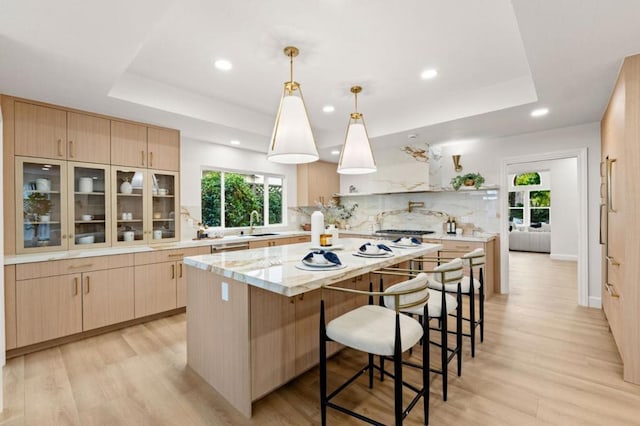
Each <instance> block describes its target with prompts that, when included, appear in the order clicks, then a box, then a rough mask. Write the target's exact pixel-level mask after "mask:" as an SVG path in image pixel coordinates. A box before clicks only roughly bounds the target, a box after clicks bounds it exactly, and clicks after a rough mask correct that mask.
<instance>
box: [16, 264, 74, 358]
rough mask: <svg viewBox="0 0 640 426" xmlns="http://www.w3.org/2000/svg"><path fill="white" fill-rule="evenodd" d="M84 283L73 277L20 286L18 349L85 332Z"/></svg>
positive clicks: (18, 284)
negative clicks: (83, 316)
mask: <svg viewBox="0 0 640 426" xmlns="http://www.w3.org/2000/svg"><path fill="white" fill-rule="evenodd" d="M81 280H82V274H71V275H60V276H56V277H47V278H36V279H31V280H24V281H19V282H18V283H17V286H16V313H17V324H18V327H17V330H18V346H26V345H30V344H33V343H38V342H43V341H45V340H50V339H55V338H58V337H62V336H66V335H69V334H74V333H79V332H81V331H82V290H81V289H80V283H81Z"/></svg>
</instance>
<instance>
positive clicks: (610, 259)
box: [605, 256, 620, 266]
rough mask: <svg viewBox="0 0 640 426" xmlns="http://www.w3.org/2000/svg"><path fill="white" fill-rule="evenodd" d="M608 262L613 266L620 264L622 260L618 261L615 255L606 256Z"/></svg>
mask: <svg viewBox="0 0 640 426" xmlns="http://www.w3.org/2000/svg"><path fill="white" fill-rule="evenodd" d="M605 258H606V259H607V262H609V263H610V264H611V266H620V262H618V261H617V260H616V259H615V257H613V256H605Z"/></svg>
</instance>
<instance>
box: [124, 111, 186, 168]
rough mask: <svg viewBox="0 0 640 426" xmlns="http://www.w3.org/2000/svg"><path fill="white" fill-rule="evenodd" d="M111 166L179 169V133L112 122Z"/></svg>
mask: <svg viewBox="0 0 640 426" xmlns="http://www.w3.org/2000/svg"><path fill="white" fill-rule="evenodd" d="M111 163H112V164H114V165H117V166H128V167H146V168H153V169H160V170H171V171H179V170H180V132H178V131H177V130H172V129H159V128H156V127H146V126H141V125H138V124H132V123H125V122H122V121H111Z"/></svg>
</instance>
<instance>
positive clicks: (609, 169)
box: [607, 158, 617, 213]
mask: <svg viewBox="0 0 640 426" xmlns="http://www.w3.org/2000/svg"><path fill="white" fill-rule="evenodd" d="M615 162H616V160H615V159H613V160H612V159H609V158H607V206H608V209H609V212H611V213H616V212H617V210H616V209H615V208H614V206H613V185H612V184H611V179H612V178H613V163H615Z"/></svg>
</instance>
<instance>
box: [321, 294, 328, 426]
mask: <svg viewBox="0 0 640 426" xmlns="http://www.w3.org/2000/svg"><path fill="white" fill-rule="evenodd" d="M326 337H327V334H326V329H325V323H324V300H321V301H320V418H321V421H322V426H326V424H327V347H326Z"/></svg>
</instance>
